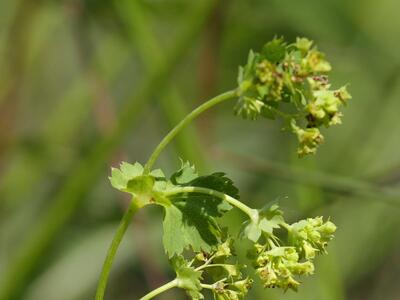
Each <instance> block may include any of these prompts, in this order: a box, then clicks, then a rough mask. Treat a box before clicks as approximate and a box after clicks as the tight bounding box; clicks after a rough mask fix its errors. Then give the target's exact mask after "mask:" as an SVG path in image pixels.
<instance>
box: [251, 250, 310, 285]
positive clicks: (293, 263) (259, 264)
mask: <svg viewBox="0 0 400 300" xmlns="http://www.w3.org/2000/svg"><path fill="white" fill-rule="evenodd" d="M255 248H256V249H257V251H258V256H257V258H256V260H255V265H256V273H257V274H258V276H259V277H260V279H261V280H262V282H263V283H264V286H265V287H266V288H275V287H277V288H282V289H284V290H287V289H289V288H290V289H292V290H296V291H297V288H298V286H299V285H300V282H298V281H297V280H296V279H295V278H294V276H295V275H311V274H313V273H314V264H313V263H312V262H311V261H304V262H300V261H299V254H298V252H297V251H296V248H294V247H274V248H272V249H270V250H266V247H265V245H264V246H263V245H260V244H256V245H255Z"/></svg>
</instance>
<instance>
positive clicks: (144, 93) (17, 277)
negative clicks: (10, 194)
mask: <svg viewBox="0 0 400 300" xmlns="http://www.w3.org/2000/svg"><path fill="white" fill-rule="evenodd" d="M196 4H197V3H196ZM214 4H215V1H212V0H210V1H204V2H203V1H201V3H198V4H197V5H196V6H194V7H193V11H194V13H193V14H192V13H191V14H190V16H189V18H188V21H187V26H186V27H185V30H184V32H183V33H182V35H181V36H180V37H179V38H178V39H177V41H176V43H175V46H174V48H173V50H172V51H171V53H169V55H167V57H166V60H165V61H164V62H163V63H162V64H160V65H159V68H158V69H157V70H154V71H153V72H151V73H150V74H149V76H148V77H147V78H146V79H145V80H144V82H143V84H142V85H141V88H140V89H139V91H138V92H137V93H136V94H135V95H134V96H133V97H132V98H131V99H128V101H127V102H126V104H125V105H124V107H123V108H122V109H121V111H122V112H121V114H120V116H119V118H118V121H117V124H116V125H115V127H114V128H113V129H112V130H111V131H110V133H109V134H108V135H107V136H105V138H104V139H103V140H101V141H100V142H99V143H97V144H95V145H94V146H93V147H92V149H91V151H90V153H89V154H88V156H87V157H86V158H84V159H83V160H82V161H81V162H80V163H79V164H78V165H77V167H76V169H75V170H74V172H73V173H72V174H71V175H70V176H69V177H68V179H67V182H66V183H65V186H64V187H63V189H62V190H61V191H60V192H59V193H58V194H57V195H56V197H55V199H54V202H53V204H52V205H51V206H50V208H49V209H48V210H47V211H46V212H45V213H44V215H43V216H41V218H40V221H39V224H38V225H37V226H36V227H34V228H32V229H31V234H30V236H29V238H28V240H27V241H26V242H25V243H23V244H22V245H21V246H20V248H19V249H20V250H19V251H18V252H17V253H16V256H15V258H14V260H13V261H12V262H11V264H10V266H9V271H8V272H7V277H6V280H5V282H4V284H3V286H2V288H1V290H0V299H1V300H11V299H12V300H14V299H17V298H18V297H19V296H20V295H22V294H23V291H24V289H23V286H24V284H25V283H26V280H27V279H28V276H29V275H31V274H32V272H33V271H34V270H35V269H36V268H37V267H38V265H39V264H40V261H41V259H42V258H43V254H44V252H45V251H46V250H47V249H48V248H49V246H50V244H51V243H52V241H53V239H55V238H56V236H57V234H58V233H60V231H61V229H62V228H63V227H64V225H65V224H66V222H68V221H69V220H70V219H71V218H72V216H73V215H74V212H75V211H76V210H77V208H78V206H79V204H80V203H81V202H83V201H84V200H85V196H86V194H87V192H88V191H90V190H91V187H92V185H93V184H95V182H96V179H97V178H98V177H99V176H100V175H101V174H104V171H105V169H106V168H105V166H106V164H107V163H106V162H107V161H108V160H109V158H110V156H111V155H112V153H113V152H114V150H115V148H116V147H117V146H118V145H119V144H120V143H121V141H122V140H123V138H124V137H125V136H126V134H127V133H128V132H129V130H130V128H131V125H132V123H133V121H135V120H137V118H138V117H139V115H140V113H141V112H142V110H143V108H144V107H145V105H146V100H148V99H149V97H151V96H152V95H153V94H154V92H155V91H157V90H159V89H161V88H163V87H164V84H165V83H166V81H168V79H169V75H170V73H171V71H172V70H173V69H174V67H175V66H176V65H177V63H178V62H179V61H180V60H181V58H182V56H183V54H184V53H185V51H186V50H187V49H188V47H189V45H190V44H191V42H192V41H193V39H194V38H195V37H196V36H197V34H198V33H199V31H200V30H201V28H202V25H203V23H204V21H205V20H206V18H207V16H208V15H209V13H210V12H211V11H212V8H213V6H214Z"/></svg>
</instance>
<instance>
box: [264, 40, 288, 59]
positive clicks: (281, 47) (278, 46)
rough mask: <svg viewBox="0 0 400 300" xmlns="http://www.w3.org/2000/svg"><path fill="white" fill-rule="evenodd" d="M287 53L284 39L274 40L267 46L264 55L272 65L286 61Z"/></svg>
mask: <svg viewBox="0 0 400 300" xmlns="http://www.w3.org/2000/svg"><path fill="white" fill-rule="evenodd" d="M285 53H286V44H285V42H284V40H283V38H274V39H273V40H272V41H270V42H268V43H266V44H265V46H264V48H263V50H262V55H263V56H264V57H265V58H266V59H267V60H269V61H270V62H272V63H278V62H280V61H281V60H283V59H284V57H285Z"/></svg>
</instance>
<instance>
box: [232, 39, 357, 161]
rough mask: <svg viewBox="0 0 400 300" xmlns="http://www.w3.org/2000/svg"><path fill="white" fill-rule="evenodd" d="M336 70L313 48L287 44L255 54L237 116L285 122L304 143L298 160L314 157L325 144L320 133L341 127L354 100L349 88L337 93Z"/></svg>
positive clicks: (243, 75)
mask: <svg viewBox="0 0 400 300" xmlns="http://www.w3.org/2000/svg"><path fill="white" fill-rule="evenodd" d="M330 71H331V65H330V64H329V62H328V61H327V60H326V59H325V56H324V54H323V53H322V52H320V51H319V50H318V49H317V48H316V47H313V42H312V41H310V40H308V39H306V38H297V40H296V42H295V43H293V44H286V43H285V42H284V40H283V39H282V38H275V39H273V40H272V41H271V42H269V43H267V44H266V45H265V46H264V48H263V49H262V51H261V52H260V53H254V52H252V51H251V52H250V54H249V57H248V61H247V64H246V65H245V66H244V67H240V69H239V76H238V85H239V87H238V91H239V100H238V102H237V104H236V106H235V113H236V114H237V115H240V116H242V117H243V118H246V119H252V120H254V119H256V118H257V117H259V116H262V117H266V118H272V119H274V118H276V117H277V116H280V117H283V118H284V119H285V121H289V122H286V123H287V124H291V125H290V126H289V127H288V129H289V130H290V131H292V132H294V133H295V134H296V135H297V137H298V140H299V147H298V154H299V155H300V156H304V155H307V154H314V153H315V152H316V149H317V147H318V145H320V144H321V143H322V141H323V136H322V135H321V133H320V131H319V128H320V127H321V126H322V125H323V126H325V127H329V126H331V125H336V124H340V123H341V117H342V113H341V112H340V108H341V106H343V105H344V104H346V102H347V101H348V100H349V99H351V95H350V94H349V93H348V91H347V89H346V86H343V87H341V88H340V89H338V90H331V89H330V87H331V85H330V83H329V80H328V76H327V75H326V74H327V73H328V72H330Z"/></svg>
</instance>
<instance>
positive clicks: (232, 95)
mask: <svg viewBox="0 0 400 300" xmlns="http://www.w3.org/2000/svg"><path fill="white" fill-rule="evenodd" d="M236 95H237V92H236V90H231V91H228V92H225V93H222V94H220V95H218V96H216V97H214V98H212V99H210V100H208V101H207V102H205V103H203V104H202V105H200V106H199V107H197V108H196V109H195V110H193V111H192V112H191V113H189V114H188V115H187V116H186V117H185V118H184V119H183V120H182V121H181V122H179V123H178V125H176V126H175V127H174V128H173V129H172V130H171V131H170V132H169V133H168V134H167V135H166V136H165V137H164V138H163V139H162V141H161V142H160V143H159V144H158V146H157V147H156V148H155V150H154V151H153V153H152V154H151V155H150V158H149V160H148V161H147V163H146V165H145V167H144V173H145V174H148V173H149V172H150V170H151V168H152V166H153V165H154V163H155V161H156V160H157V158H158V156H159V155H160V153H161V152H162V150H163V149H164V148H165V147H166V146H167V145H168V144H169V143H170V142H171V141H172V139H173V138H174V137H175V136H176V135H177V134H178V133H179V131H181V130H182V128H184V127H185V126H186V125H187V124H189V123H190V122H192V121H193V120H194V119H195V118H196V117H197V116H199V115H200V114H201V113H203V112H205V111H206V110H208V109H209V108H211V107H213V106H214V105H217V104H218V103H221V102H223V101H226V100H229V99H233V98H235V97H236Z"/></svg>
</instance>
